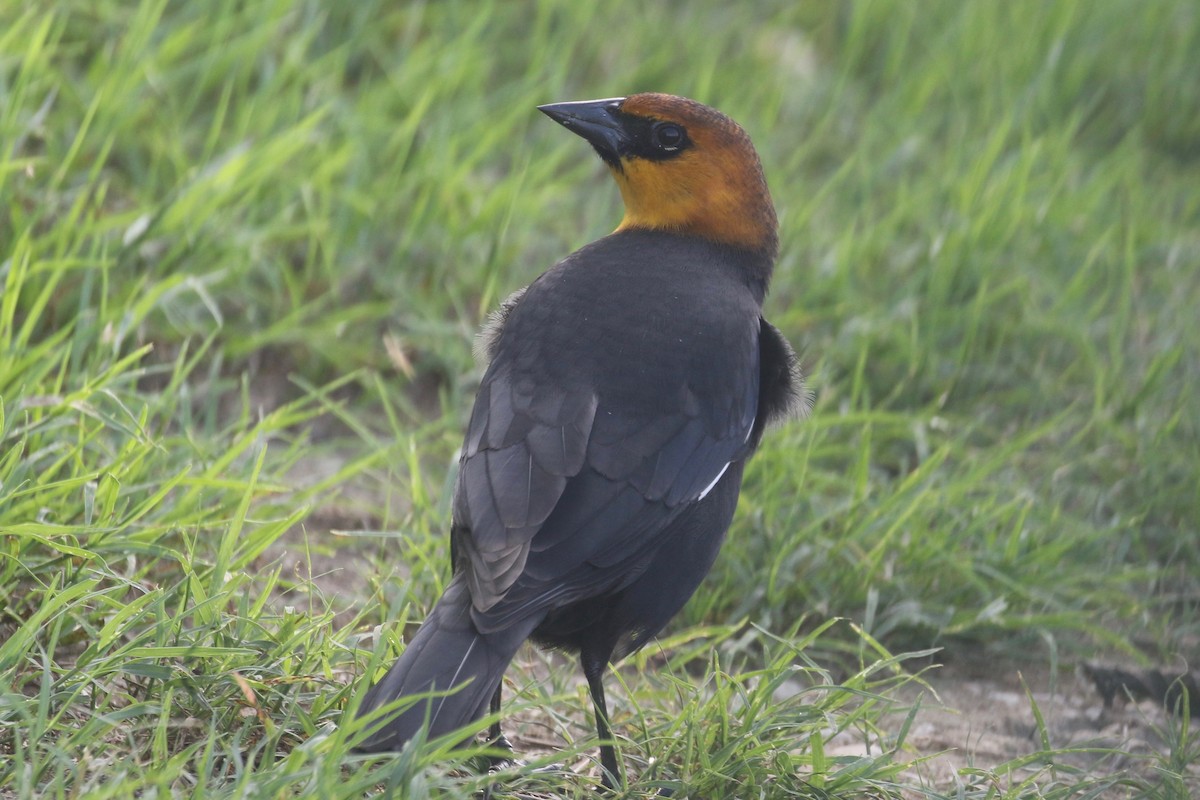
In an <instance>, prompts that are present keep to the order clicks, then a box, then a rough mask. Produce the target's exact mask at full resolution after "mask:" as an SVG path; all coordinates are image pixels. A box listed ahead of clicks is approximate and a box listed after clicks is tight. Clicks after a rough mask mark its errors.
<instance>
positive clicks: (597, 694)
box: [581, 655, 622, 789]
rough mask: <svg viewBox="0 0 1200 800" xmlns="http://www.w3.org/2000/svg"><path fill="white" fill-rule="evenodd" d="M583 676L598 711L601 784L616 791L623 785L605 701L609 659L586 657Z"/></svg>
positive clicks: (597, 731)
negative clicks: (605, 673) (620, 784)
mask: <svg viewBox="0 0 1200 800" xmlns="http://www.w3.org/2000/svg"><path fill="white" fill-rule="evenodd" d="M581 660H582V661H583V675H584V677H586V678H587V682H588V688H589V689H590V690H591V692H592V705H593V706H594V707H595V710H596V735H597V736H599V737H600V766H601V767H602V768H603V770H602V771H603V774H602V775H601V776H600V783H601V784H602V785H603V786H604V788H606V789H615V788H617V784H619V783H621V782H622V781H621V768H620V766H619V765H618V764H617V751H616V748H614V747H613V744H612V730H611V729H610V728H609V727H608V704H607V703H606V702H605V700H604V680H603V678H604V668H605V667H607V666H608V659H607V658H594V657H589V656H588V655H584V656H583V657H582V659H581Z"/></svg>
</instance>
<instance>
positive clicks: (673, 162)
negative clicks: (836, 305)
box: [540, 93, 778, 257]
mask: <svg viewBox="0 0 1200 800" xmlns="http://www.w3.org/2000/svg"><path fill="white" fill-rule="evenodd" d="M540 108H541V110H542V111H543V112H545V113H546V114H547V115H548V116H550V117H551V118H552V119H554V120H555V121H557V122H559V123H561V124H562V125H563V126H565V127H566V128H568V129H569V130H571V131H573V132H575V133H577V134H579V135H580V136H582V137H583V138H584V139H586V140H587V141H588V142H589V143H591V145H592V147H594V148H595V149H596V152H597V153H599V154H600V157H601V158H602V159H603V160H604V162H605V164H607V165H608V167H609V169H610V170H611V171H612V174H613V177H614V178H615V179H616V181H617V185H618V186H619V187H620V189H621V197H622V198H623V199H624V201H625V218H624V219H623V220H622V221H621V224H620V225H619V226H618V227H617V230H629V229H653V230H665V231H672V232H676V233H683V234H687V235H692V236H699V237H702V238H705V239H709V240H711V241H715V242H720V243H722V244H727V245H733V246H735V247H742V248H746V249H749V250H754V251H758V252H762V253H765V254H767V255H768V256H769V257H774V255H775V250H776V248H777V246H778V239H777V232H776V229H777V222H776V218H775V207H774V206H773V205H772V203H771V195H770V192H769V191H768V190H767V182H766V179H765V178H764V177H763V171H762V165H761V164H760V163H759V160H758V154H757V153H756V152H755V151H754V145H753V144H751V142H750V137H749V136H747V135H746V132H745V131H744V130H742V128H741V126H740V125H738V124H737V123H736V122H734V121H733V120H731V119H730V118H729V117H727V116H725V115H724V114H722V113H721V112H719V111H716V110H715V109H712V108H709V107H708V106H705V105H701V104H700V103H697V102H696V101H694V100H688V99H685V98H682V97H674V96H672V95H666V94H651V93H647V94H635V95H631V96H629V97H624V98H621V97H618V98H610V99H607V100H589V101H584V102H578V103H556V104H553V105H547V106H540Z"/></svg>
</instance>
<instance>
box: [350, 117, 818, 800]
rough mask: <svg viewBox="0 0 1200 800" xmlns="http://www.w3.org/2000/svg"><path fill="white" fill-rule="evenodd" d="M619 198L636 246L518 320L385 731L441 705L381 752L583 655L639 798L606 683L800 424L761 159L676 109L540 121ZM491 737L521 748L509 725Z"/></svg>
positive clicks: (535, 297)
mask: <svg viewBox="0 0 1200 800" xmlns="http://www.w3.org/2000/svg"><path fill="white" fill-rule="evenodd" d="M541 111H543V112H544V113H545V114H547V115H548V116H549V117H550V118H551V119H553V120H555V121H556V122H558V123H560V124H561V125H563V126H564V127H566V128H567V129H568V130H570V131H572V132H574V133H576V134H578V135H579V136H582V137H583V138H584V139H586V140H587V141H588V142H589V143H590V144H591V145H592V147H594V148H595V150H596V152H597V153H599V154H600V158H602V159H603V160H604V163H605V164H607V165H608V168H609V170H610V171H611V172H612V174H613V177H614V178H616V181H617V184H618V186H620V188H621V196H622V197H623V198H624V201H625V217H624V219H623V220H622V221H621V224H620V225H619V226H618V227H617V229H616V231H615V232H614V233H612V234H610V235H608V236H605V237H604V238H602V239H600V240H598V241H595V242H592V243H591V244H589V245H587V246H586V247H584V248H582V249H580V250H578V251H577V252H575V253H573V254H571V255H570V256H568V257H567V258H565V259H563V260H562V261H561V262H559V263H558V264H556V265H555V266H554V267H552V268H551V269H550V270H548V271H547V272H545V273H544V274H543V275H542V276H541V277H539V278H538V279H537V280H536V281H534V282H533V283H532V284H530V285H529V286H528V287H527V288H525V289H522V290H521V291H519V292H517V293H516V294H514V295H512V296H511V297H510V298H508V300H507V301H505V303H504V304H503V306H502V307H501V308H500V310H499V311H498V312H497V313H496V314H495V315H494V317H493V320H492V322H491V324H490V325H489V326H488V328H487V329H486V330H485V332H484V334H483V345H484V350H485V352H486V354H487V356H488V357H489V358H490V365H489V366H488V368H487V371H486V373H485V374H484V377H483V382H482V385H481V386H480V388H479V394H478V396H477V397H476V400H475V407H474V411H473V412H472V414H471V421H470V424H469V425H468V426H467V434H466V441H465V443H464V444H463V449H462V460H461V464H460V471H459V476H458V484H457V487H456V489H455V494H454V519H453V524H452V527H451V531H450V537H451V538H450V541H451V554H452V559H453V567H454V577H453V580H451V582H450V585H449V586H448V587H447V589H446V592H445V594H443V595H442V597H441V599H440V600H439V601H438V602H437V605H436V606H434V609H433V611H432V612H431V613H430V615H429V618H428V619H426V621H425V623H424V624H423V625H422V626H421V628H420V630H418V631H417V633H416V635H415V636H414V637H413V640H412V642H411V643H410V644H409V645H408V648H407V649H406V650H405V651H404V653H403V654H402V655H401V656H400V659H399V660H398V661H397V662H396V663H395V664H394V665H393V666H392V668H391V669H390V670H389V671H388V673H387V674H386V675H385V676H384V677H383V679H382V680H380V681H379V682H378V683H376V684H375V685H374V686H373V687H371V689H370V690H369V691H368V692H367V693H366V696H365V697H364V699H363V701H362V704H361V706H360V710H359V713H360V714H365V713H368V712H371V711H374V710H376V709H379V708H380V707H382V706H384V705H386V704H388V703H391V702H392V701H394V700H396V699H397V698H400V697H404V696H409V695H413V694H417V693H421V692H430V691H435V692H438V691H446V690H450V689H454V688H456V687H457V688H458V690H457V691H454V692H452V693H449V694H445V695H443V696H439V697H436V698H434V699H431V700H427V701H425V702H419V703H417V704H415V705H411V706H409V707H408V708H407V709H406V710H404V711H402V712H400V713H398V714H394V715H392V716H391V717H390V718H387V719H386V721H384V722H383V723H382V724H380V725H379V726H378V727H376V728H375V729H374V730H373V732H372V733H371V735H370V736H369V737H368V738H367V740H366V742H365V744H364V745H363V747H362V749H365V750H371V751H377V750H392V749H399V748H400V747H401V746H403V745H404V743H405V742H406V741H408V740H409V739H410V738H411V737H412V736H413V735H414V734H415V733H416V732H417V731H418V730H419V729H420V728H421V726H422V725H426V724H427V725H428V729H429V732H430V735H440V734H444V733H447V732H450V731H452V730H455V729H457V728H460V727H462V726H465V725H467V724H468V723H470V722H472V721H473V720H475V719H478V718H479V717H480V716H482V715H483V714H484V713H485V712H486V711H487V710H488V707H489V701H490V703H491V708H492V710H493V711H498V710H499V707H500V690H501V683H502V679H503V676H504V670H505V668H506V667H507V666H508V664H509V662H510V661H511V660H512V658H513V655H514V653H515V652H516V650H517V648H518V647H519V646H520V644H521V643H522V642H524V641H525V640H526V639H530V638H532V639H533V640H534V641H535V642H538V643H539V644H542V645H544V646H549V647H556V648H562V649H565V650H569V651H574V652H578V653H579V655H580V659H581V661H582V665H583V672H584V675H585V676H586V677H587V681H588V686H589V687H590V689H591V694H592V699H593V701H594V703H595V713H596V727H597V729H598V731H599V735H600V740H601V749H600V756H601V764H602V766H603V768H604V771H605V774H604V775H603V776H602V777H603V781H604V783H605V785H608V786H612V785H613V783H614V782H615V781H617V780H620V775H619V772H618V765H617V759H616V755H615V753H614V751H613V748H612V745H611V744H610V743H609V739H610V734H609V729H608V721H607V716H608V711H607V707H606V705H605V700H604V687H603V684H602V682H601V679H602V676H603V673H604V670H605V668H606V667H607V666H608V664H609V663H610V662H613V661H615V660H617V659H620V658H622V657H624V656H626V655H628V654H629V653H632V652H634V651H635V650H637V649H639V648H640V647H642V646H643V645H645V644H646V643H647V642H648V641H650V639H651V638H652V637H653V636H655V635H656V634H657V633H658V632H659V631H660V630H661V629H662V627H663V626H664V625H665V624H666V623H667V621H668V620H669V619H670V618H671V617H672V616H673V615H674V614H675V613H676V612H677V611H679V609H680V608H682V607H683V605H684V603H685V602H687V600H688V598H689V597H691V596H692V593H693V592H694V591H695V590H696V587H697V586H698V585H699V584H700V581H701V580H702V579H703V578H704V576H705V574H707V573H708V571H709V568H710V567H711V566H712V563H713V560H714V559H715V558H716V556H717V551H718V550H719V549H720V547H721V542H722V540H723V539H724V537H725V531H726V530H727V529H728V527H729V523H730V520H731V519H732V517H733V512H734V507H735V506H736V504H737V498H738V492H739V490H740V489H741V483H742V470H743V467H744V466H745V463H746V459H747V458H749V457H750V455H751V453H753V452H754V449H755V448H756V447H757V446H758V443H759V440H760V438H761V437H762V433H763V428H764V427H765V426H766V425H767V424H768V423H770V422H772V421H774V420H777V419H779V418H780V417H782V416H784V415H785V414H787V413H788V412H789V411H790V410H791V409H793V408H795V407H796V406H797V405H798V399H799V397H800V393H801V387H800V378H799V374H798V371H797V368H796V366H795V361H796V360H795V356H794V355H793V353H792V349H791V347H789V346H788V344H787V342H786V341H785V340H784V338H783V337H782V336H781V335H780V333H779V332H778V331H777V330H776V329H775V328H773V327H772V326H771V325H770V324H768V323H767V321H766V320H765V319H763V317H762V302H763V297H764V295H765V294H766V292H767V284H768V282H769V280H770V278H771V271H772V268H773V265H774V261H775V257H776V251H777V249H778V238H777V232H776V218H775V209H774V207H773V206H772V204H771V196H770V194H769V193H768V191H767V183H766V179H765V178H764V177H763V172H762V167H761V165H760V164H759V160H758V155H757V154H756V153H755V151H754V147H753V145H751V143H750V138H749V137H748V136H747V135H746V133H745V131H743V130H742V128H741V127H739V126H738V124H737V123H735V122H734V121H733V120H731V119H729V118H728V117H726V116H725V115H724V114H721V113H720V112H718V111H715V110H713V109H711V108H708V107H707V106H704V105H701V104H700V103H697V102H695V101H692V100H686V99H683V98H680V97H672V96H669V95H663V94H636V95H632V96H630V97H625V98H612V99H607V100H594V101H587V102H577V103H557V104H554V105H546V106H541ZM492 734H493V736H494V737H495V738H496V739H497V741H499V742H502V743H504V744H506V743H505V742H503V739H502V737H501V736H500V730H499V725H498V724H497V725H495V726H493V729H492Z"/></svg>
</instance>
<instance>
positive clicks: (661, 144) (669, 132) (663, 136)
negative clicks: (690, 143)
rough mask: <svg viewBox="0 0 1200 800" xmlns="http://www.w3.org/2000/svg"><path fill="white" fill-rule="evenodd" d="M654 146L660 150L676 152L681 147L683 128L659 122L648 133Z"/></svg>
mask: <svg viewBox="0 0 1200 800" xmlns="http://www.w3.org/2000/svg"><path fill="white" fill-rule="evenodd" d="M650 136H651V139H652V140H653V141H654V146H655V147H657V148H659V149H661V150H678V149H679V148H680V147H681V146H682V145H683V140H684V133H683V128H681V127H679V126H678V125H676V124H675V123H673V122H660V123H658V124H657V125H655V126H654V128H653V129H651V131H650Z"/></svg>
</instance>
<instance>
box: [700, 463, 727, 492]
mask: <svg viewBox="0 0 1200 800" xmlns="http://www.w3.org/2000/svg"><path fill="white" fill-rule="evenodd" d="M732 463H733V462H732V461H726V462H725V466H723V467H721V471H720V472H718V473H717V477H715V478H713V479H712V483H710V484H709V485H708V486H705V487H704V491H703V492H701V493H700V496H699V497H697V498H696V500H703V499H704V498H705V497H707V496H708V493H709V492H711V491H712V490H713V487H714V486H716V485H717V481H719V480H721V476H723V475H724V474H725V470H727V469H729V465H730V464H732Z"/></svg>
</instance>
